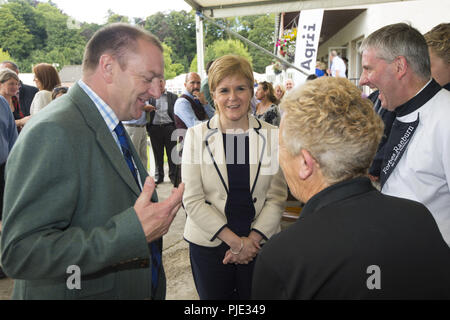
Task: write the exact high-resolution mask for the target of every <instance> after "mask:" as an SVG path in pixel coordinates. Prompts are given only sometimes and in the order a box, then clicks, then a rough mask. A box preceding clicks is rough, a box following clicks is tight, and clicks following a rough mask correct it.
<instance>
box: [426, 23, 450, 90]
mask: <svg viewBox="0 0 450 320" xmlns="http://www.w3.org/2000/svg"><path fill="white" fill-rule="evenodd" d="M424 37H425V40H426V41H427V45H428V52H429V53H430V60H431V76H432V77H433V78H434V80H436V81H437V83H439V84H440V85H441V86H442V87H444V88H445V89H447V90H450V23H441V24H439V25H437V26H435V27H434V28H433V29H431V30H430V31H429V32H427V33H425V35H424Z"/></svg>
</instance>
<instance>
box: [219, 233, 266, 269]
mask: <svg viewBox="0 0 450 320" xmlns="http://www.w3.org/2000/svg"><path fill="white" fill-rule="evenodd" d="M241 241H242V244H243V245H242V249H241V250H240V252H239V253H238V254H236V253H237V252H236V251H233V252H234V253H233V252H232V250H231V249H230V250H228V251H227V253H226V254H225V258H224V259H223V264H232V263H234V264H249V263H250V262H252V261H253V260H254V259H255V257H256V256H257V254H258V253H259V251H260V250H261V246H260V245H259V241H256V240H254V239H251V238H249V237H242V238H241Z"/></svg>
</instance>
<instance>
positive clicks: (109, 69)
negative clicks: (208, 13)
mask: <svg viewBox="0 0 450 320" xmlns="http://www.w3.org/2000/svg"><path fill="white" fill-rule="evenodd" d="M162 51H163V49H162V46H161V44H160V42H159V40H157V38H156V37H154V36H153V35H152V34H150V33H148V32H147V31H144V30H143V29H140V28H136V27H132V26H129V25H126V24H112V25H109V26H106V27H104V28H102V29H100V30H99V31H97V33H96V34H95V35H94V36H93V37H92V38H91V40H90V41H89V43H88V45H87V48H86V51H85V56H84V60H83V78H82V80H81V81H79V82H78V83H77V84H75V85H74V86H73V87H72V89H71V90H70V91H69V93H67V94H66V95H64V96H62V97H61V98H59V99H57V100H55V101H54V102H53V104H54V107H53V108H47V109H45V110H44V111H42V112H41V113H39V114H37V115H36V116H35V117H33V118H32V119H31V121H30V123H29V124H28V125H27V126H26V128H25V130H24V131H23V132H22V134H21V136H20V138H19V140H18V141H17V144H16V146H15V148H14V149H13V152H12V153H11V158H10V159H11V161H9V162H8V164H7V167H6V191H5V204H4V208H5V212H4V221H3V232H2V235H1V254H2V256H1V258H2V260H1V261H2V264H3V267H4V271H5V273H6V274H7V275H9V276H11V277H12V278H13V279H16V280H15V282H14V292H13V298H14V299H164V298H165V289H166V285H165V274H164V269H163V266H162V263H161V249H162V248H161V237H162V236H163V235H164V234H166V233H167V231H168V229H169V227H170V225H171V223H172V221H173V219H174V217H175V215H176V213H177V211H178V209H179V208H180V206H181V198H182V194H183V191H184V185H180V187H179V188H178V189H174V190H173V191H172V195H171V196H170V197H169V199H167V200H166V201H164V202H161V203H155V202H156V201H157V196H156V193H154V190H155V182H154V180H153V179H151V178H149V177H148V174H147V171H146V168H144V166H143V165H142V163H141V161H140V160H139V156H138V154H137V152H136V150H135V148H134V147H133V145H132V142H131V140H130V138H129V136H128V135H127V134H126V132H125V129H124V128H123V125H122V123H121V121H125V120H131V119H138V118H139V117H140V116H141V114H142V109H143V108H144V106H145V105H146V102H147V101H148V100H149V99H150V98H151V97H159V95H160V90H159V79H160V78H162V77H163V76H164V62H163V53H162ZM43 150H45V152H44V151H43ZM30 158H33V159H34V160H35V161H33V162H31V163H30V162H29V161H26V160H27V159H30ZM18 177H20V179H19V178H18ZM70 270H78V271H79V273H80V274H79V275H80V276H81V279H79V280H81V283H80V286H79V288H73V287H72V286H71V285H70V283H68V282H69V280H70V279H69V277H70V274H68V272H69V273H70Z"/></svg>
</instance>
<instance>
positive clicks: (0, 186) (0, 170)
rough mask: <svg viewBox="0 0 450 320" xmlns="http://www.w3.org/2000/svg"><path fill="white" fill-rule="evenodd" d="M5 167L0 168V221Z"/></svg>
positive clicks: (0, 217)
mask: <svg viewBox="0 0 450 320" xmlns="http://www.w3.org/2000/svg"><path fill="white" fill-rule="evenodd" d="M5 166H6V163H4V164H2V165H1V166H0V221H2V216H3V194H4V191H5Z"/></svg>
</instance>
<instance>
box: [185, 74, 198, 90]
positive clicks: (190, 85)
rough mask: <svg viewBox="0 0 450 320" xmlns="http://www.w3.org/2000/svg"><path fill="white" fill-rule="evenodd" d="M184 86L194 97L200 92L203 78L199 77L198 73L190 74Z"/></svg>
mask: <svg viewBox="0 0 450 320" xmlns="http://www.w3.org/2000/svg"><path fill="white" fill-rule="evenodd" d="M184 86H185V87H186V90H187V91H188V92H189V93H190V94H191V95H194V93H195V92H197V93H198V92H200V87H201V78H200V76H199V75H198V73H196V72H191V73H188V74H187V76H186V81H185V83H184Z"/></svg>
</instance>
